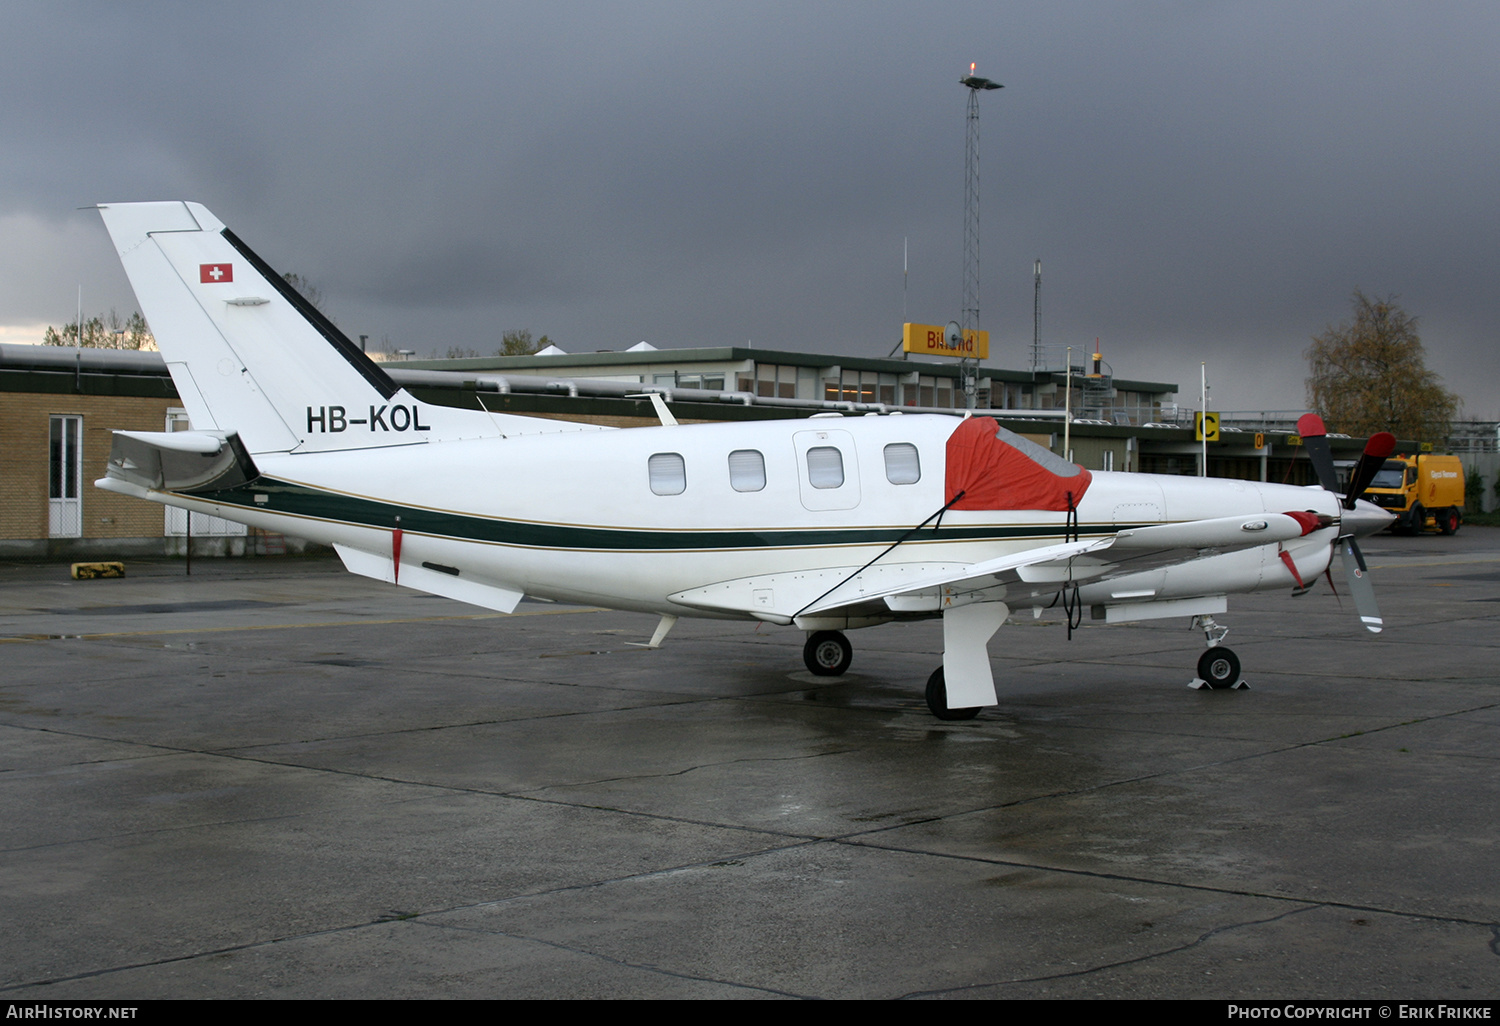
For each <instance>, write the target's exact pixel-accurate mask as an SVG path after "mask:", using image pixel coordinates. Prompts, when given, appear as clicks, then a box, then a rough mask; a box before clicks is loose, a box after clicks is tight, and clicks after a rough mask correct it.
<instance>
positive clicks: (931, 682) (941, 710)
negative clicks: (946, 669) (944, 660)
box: [927, 666, 980, 720]
mask: <svg viewBox="0 0 1500 1026" xmlns="http://www.w3.org/2000/svg"><path fill="white" fill-rule="evenodd" d="M927 708H928V709H929V710H930V711H931V712H932V715H934V716H936V717H937V718H938V719H940V720H972V719H973V718H974V717H976V716H978V715H979V708H980V707H979V706H977V705H976V706H973V707H972V708H969V709H949V708H948V685H947V683H946V682H945V681H944V680H943V668H942V667H941V666H939V667H938V668H937V669H936V670H933V671H932V676H931V677H928V678H927Z"/></svg>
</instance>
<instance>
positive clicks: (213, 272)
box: [198, 264, 234, 285]
mask: <svg viewBox="0 0 1500 1026" xmlns="http://www.w3.org/2000/svg"><path fill="white" fill-rule="evenodd" d="M198 280H199V281H200V282H206V283H208V284H210V285H211V284H213V283H214V282H219V281H234V265H233V264H199V265H198Z"/></svg>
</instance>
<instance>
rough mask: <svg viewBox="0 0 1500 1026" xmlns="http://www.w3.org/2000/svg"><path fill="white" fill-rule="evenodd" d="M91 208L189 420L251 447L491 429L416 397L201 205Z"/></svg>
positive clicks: (488, 423) (403, 439)
mask: <svg viewBox="0 0 1500 1026" xmlns="http://www.w3.org/2000/svg"><path fill="white" fill-rule="evenodd" d="M99 211H100V213H101V214H102V215H103V217H104V224H105V227H106V228H108V229H109V234H110V237H111V239H112V240H113V241H114V244H115V249H116V250H117V251H118V252H119V254H120V261H121V263H123V264H124V266H125V273H126V274H127V275H128V276H129V278H130V284H131V286H132V287H133V288H134V289H135V294H136V297H137V298H138V299H139V300H140V303H141V309H142V312H143V313H144V314H145V316H146V319H147V320H148V321H149V322H150V324H151V330H152V333H153V334H154V335H155V336H156V341H157V345H158V346H159V347H160V348H161V351H162V355H163V356H164V357H165V358H166V361H167V367H168V368H169V369H170V370H171V372H172V380H173V382H174V383H175V384H176V386H177V391H178V394H179V395H180V396H181V398H182V401H183V405H184V406H185V407H186V408H187V410H188V415H189V417H190V418H191V419H192V422H193V426H194V427H195V428H198V429H200V430H218V431H234V432H238V433H239V435H240V438H241V439H242V440H243V441H244V443H245V445H246V448H247V449H249V451H250V452H252V453H259V452H292V451H319V450H329V449H353V448H364V447H367V446H383V445H400V444H408V443H412V442H426V441H437V440H440V439H445V438H464V437H467V438H474V437H481V436H492V435H494V434H496V433H497V430H496V426H495V422H494V420H493V419H492V418H490V417H489V416H488V415H486V414H484V413H481V412H478V411H473V410H460V409H454V408H451V407H446V406H432V405H429V404H425V403H419V402H417V401H416V400H415V399H413V398H412V397H411V396H410V395H409V394H407V393H406V392H405V391H403V390H402V389H401V388H400V387H399V386H397V385H396V383H395V382H393V381H392V380H391V379H390V376H389V375H387V374H386V373H385V372H384V371H383V370H381V369H380V367H379V365H378V364H376V363H375V362H374V361H372V360H370V358H369V357H367V356H366V355H365V354H364V353H362V352H361V351H360V349H359V347H358V346H357V345H355V344H354V343H353V342H351V341H350V340H349V338H348V337H347V336H345V335H344V334H343V333H342V332H340V331H339V330H338V328H336V327H335V326H334V325H333V323H332V322H330V321H329V320H328V318H326V317H324V316H323V315H322V314H321V313H320V312H319V311H318V310H317V308H315V307H314V306H313V305H312V304H311V303H309V302H307V300H306V299H304V298H303V297H302V296H301V295H300V294H299V293H298V292H297V291H296V290H295V289H293V288H292V287H291V286H290V285H289V284H287V282H286V281H285V280H284V279H283V278H282V277H281V276H280V275H278V274H277V273H276V272H275V271H273V270H272V269H271V268H270V266H269V265H267V264H266V262H265V261H264V260H262V259H261V258H260V257H258V256H256V255H255V253H254V252H252V251H251V250H250V248H249V247H248V246H246V245H245V244H244V243H243V242H241V241H240V240H239V239H238V238H237V237H236V236H235V235H234V233H233V232H231V231H230V230H229V229H228V228H226V227H225V226H224V224H223V222H221V221H220V220H219V219H218V218H216V217H214V215H213V214H211V213H210V212H209V211H208V210H207V209H206V208H205V207H203V206H202V205H200V204H197V203H183V202H170V203H110V204H101V205H100V207H99Z"/></svg>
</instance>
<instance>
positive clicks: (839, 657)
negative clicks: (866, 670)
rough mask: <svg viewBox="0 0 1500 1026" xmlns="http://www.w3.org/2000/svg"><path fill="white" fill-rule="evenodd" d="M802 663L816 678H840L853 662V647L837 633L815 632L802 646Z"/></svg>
mask: <svg viewBox="0 0 1500 1026" xmlns="http://www.w3.org/2000/svg"><path fill="white" fill-rule="evenodd" d="M802 661H803V662H804V663H806V664H807V670H808V672H809V673H811V674H813V675H814V676H817V677H842V676H843V675H844V673H845V672H846V671H847V670H848V669H849V664H850V663H852V662H853V661H854V646H853V645H851V644H849V639H848V638H846V637H844V636H843V634H841V633H839V632H838V631H816V632H815V633H813V634H812V636H811V637H809V638H808V639H807V644H805V645H803V646H802Z"/></svg>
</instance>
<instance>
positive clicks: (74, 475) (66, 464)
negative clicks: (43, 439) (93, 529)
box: [47, 416, 83, 538]
mask: <svg viewBox="0 0 1500 1026" xmlns="http://www.w3.org/2000/svg"><path fill="white" fill-rule="evenodd" d="M82 441H83V418H82V417H66V416H57V417H53V418H52V431H51V442H50V444H49V446H48V457H47V459H48V464H47V534H48V536H49V537H52V538H78V537H81V536H82V535H83V499H82V498H81V495H82V492H83V454H82V444H81V443H82Z"/></svg>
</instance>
